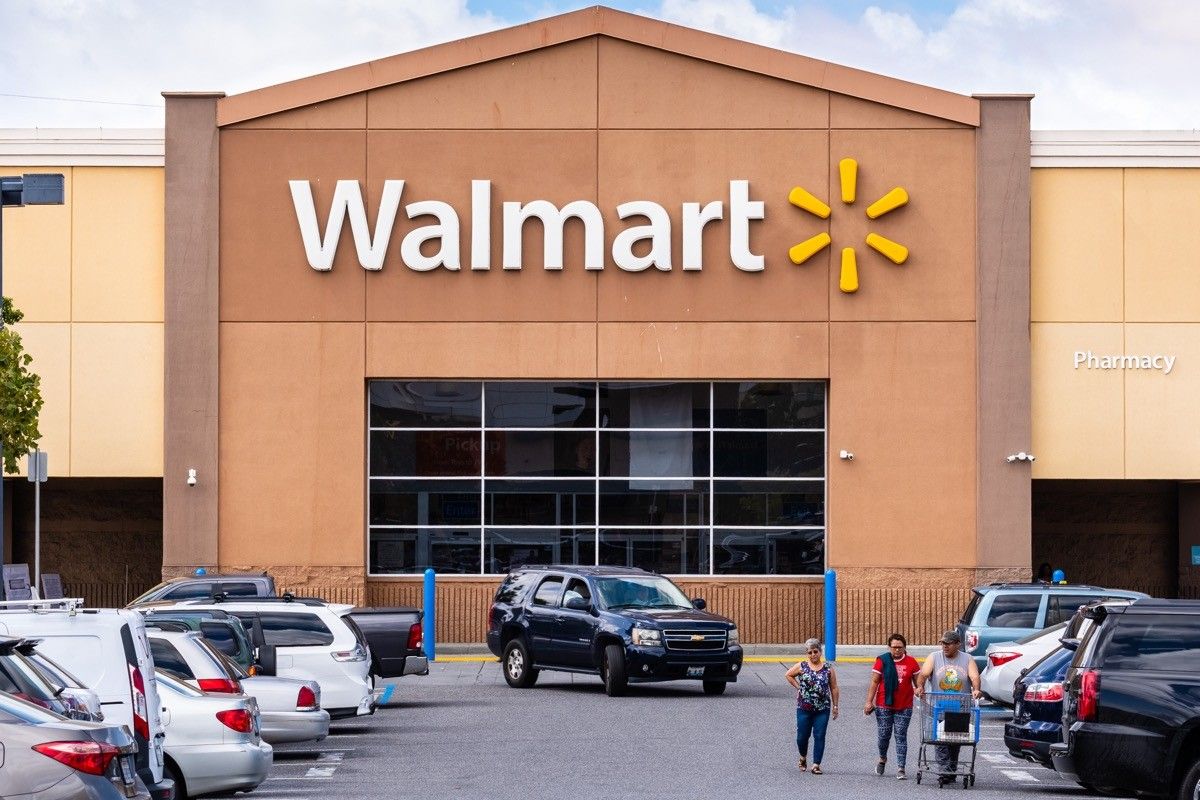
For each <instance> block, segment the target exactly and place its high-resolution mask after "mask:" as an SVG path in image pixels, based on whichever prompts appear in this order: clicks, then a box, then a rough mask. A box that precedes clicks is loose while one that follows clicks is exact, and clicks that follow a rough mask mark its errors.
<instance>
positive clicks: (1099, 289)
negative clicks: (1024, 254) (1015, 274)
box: [1032, 168, 1200, 479]
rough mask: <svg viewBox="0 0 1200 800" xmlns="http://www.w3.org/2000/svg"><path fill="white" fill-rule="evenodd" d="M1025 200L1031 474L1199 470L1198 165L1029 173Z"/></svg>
mask: <svg viewBox="0 0 1200 800" xmlns="http://www.w3.org/2000/svg"><path fill="white" fill-rule="evenodd" d="M1032 195H1033V196H1032V202H1033V210H1032V213H1033V252H1032V289H1033V298H1032V325H1033V330H1032V341H1033V451H1034V453H1035V454H1036V455H1037V459H1038V460H1037V461H1036V462H1035V464H1034V468H1033V476H1034V477H1035V478H1164V479H1196V478H1200V425H1197V424H1196V418H1195V408H1196V404H1197V397H1200V269H1197V268H1196V267H1195V263H1196V255H1195V254H1196V252H1197V251H1198V250H1200V169H1182V168H1181V169H1144V168H1124V169H1119V168H1111V169H1103V168H1093V169H1070V168H1039V169H1035V170H1034V171H1033V181H1032ZM1088 350H1090V351H1092V353H1094V354H1095V355H1102V354H1103V355H1109V354H1112V355H1125V354H1128V355H1155V354H1161V355H1173V356H1175V357H1176V362H1175V365H1174V367H1173V369H1172V370H1171V373H1170V374H1169V375H1167V374H1164V373H1163V372H1161V371H1154V370H1137V369H1127V370H1119V369H1113V370H1098V369H1091V370H1089V369H1086V368H1083V367H1081V368H1079V369H1076V368H1075V366H1074V354H1075V352H1076V351H1088Z"/></svg>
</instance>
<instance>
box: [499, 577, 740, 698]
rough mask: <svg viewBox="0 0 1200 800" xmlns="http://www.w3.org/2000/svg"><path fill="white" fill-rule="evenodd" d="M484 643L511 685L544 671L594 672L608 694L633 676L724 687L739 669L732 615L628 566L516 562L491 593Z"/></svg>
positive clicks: (708, 688) (716, 690) (707, 689)
mask: <svg viewBox="0 0 1200 800" xmlns="http://www.w3.org/2000/svg"><path fill="white" fill-rule="evenodd" d="M487 642H488V649H490V650H491V651H492V653H493V654H495V655H497V656H499V657H500V660H501V663H502V666H503V669H504V678H505V680H507V681H508V685H509V686H514V687H521V688H524V687H528V686H532V685H533V683H534V681H536V680H537V676H538V672H539V671H540V670H543V669H549V670H561V671H564V672H583V673H587V674H591V675H596V674H598V675H600V678H601V680H603V681H604V689H605V691H606V692H607V693H608V695H609V696H610V697H615V696H617V695H621V694H624V693H625V688H626V686H627V684H628V683H629V682H630V681H672V680H688V679H691V680H699V681H702V682H703V684H704V693H705V694H714V695H715V694H721V693H723V692H724V691H725V685H726V684H727V683H729V682H732V681H736V680H737V676H738V672H739V671H740V670H741V668H742V647H741V644H740V643H739V641H738V629H737V625H735V624H734V623H733V622H732V621H730V620H728V619H726V618H725V617H721V616H718V615H716V614H710V613H708V612H706V611H704V601H703V600H700V599H697V600H689V599H688V597H687V595H685V594H684V593H683V592H682V591H681V590H680V589H679V587H678V586H676V585H675V584H674V583H672V582H671V581H670V580H668V579H667V578H664V577H663V576H662V575H657V574H655V573H653V572H646V571H644V570H640V569H631V568H627V567H572V566H548V567H522V568H521V569H517V570H513V571H512V572H511V573H509V575H508V577H506V578H505V579H504V583H502V584H501V585H500V588H499V589H498V590H497V591H496V597H495V599H494V600H493V601H492V610H491V612H490V613H489V614H488V634H487Z"/></svg>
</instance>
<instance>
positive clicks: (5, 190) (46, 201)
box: [0, 172, 66, 561]
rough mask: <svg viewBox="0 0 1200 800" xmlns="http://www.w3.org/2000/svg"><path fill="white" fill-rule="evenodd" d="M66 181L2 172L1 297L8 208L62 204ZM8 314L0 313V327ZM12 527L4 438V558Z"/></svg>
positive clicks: (0, 505)
mask: <svg viewBox="0 0 1200 800" xmlns="http://www.w3.org/2000/svg"><path fill="white" fill-rule="evenodd" d="M64 186H65V182H64V180H63V176H62V175H61V174H60V173H45V172H41V173H37V172H35V173H27V174H25V175H5V176H0V298H3V297H4V209H5V208H6V207H8V206H14V207H16V208H20V207H21V206H61V205H62V204H63V203H64V202H65V201H66V192H65V189H64ZM3 328H4V318H3V316H0V330H3ZM7 533H8V531H7V529H6V527H5V516H4V441H3V440H0V561H3V560H4V539H5V536H6V535H7Z"/></svg>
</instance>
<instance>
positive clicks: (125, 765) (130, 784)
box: [120, 756, 137, 797]
mask: <svg viewBox="0 0 1200 800" xmlns="http://www.w3.org/2000/svg"><path fill="white" fill-rule="evenodd" d="M132 761H133V756H129V757H127V758H122V759H120V764H121V782H122V783H123V784H124V786H123V787H122V788H124V790H125V796H126V797H134V796H136V795H137V780H136V779H135V778H134V772H133V765H132V764H131V763H130V762H132Z"/></svg>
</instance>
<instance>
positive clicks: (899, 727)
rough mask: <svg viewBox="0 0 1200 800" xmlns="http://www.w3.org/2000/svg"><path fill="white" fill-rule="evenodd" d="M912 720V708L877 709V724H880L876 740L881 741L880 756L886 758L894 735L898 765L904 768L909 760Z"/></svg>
mask: <svg viewBox="0 0 1200 800" xmlns="http://www.w3.org/2000/svg"><path fill="white" fill-rule="evenodd" d="M911 721H912V709H911V708H905V709H902V710H897V709H891V708H876V709H875V724H876V725H877V726H878V730H877V732H876V741H877V742H878V743H879V757H880V758H883V759H886V758H887V752H888V744H890V743H891V740H892V737H893V735H894V736H895V738H896V766H897V767H899V768H900V769H904V767H905V764H906V763H907V762H908V723H909V722H911Z"/></svg>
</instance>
